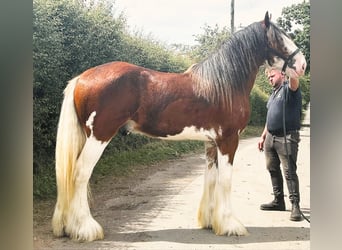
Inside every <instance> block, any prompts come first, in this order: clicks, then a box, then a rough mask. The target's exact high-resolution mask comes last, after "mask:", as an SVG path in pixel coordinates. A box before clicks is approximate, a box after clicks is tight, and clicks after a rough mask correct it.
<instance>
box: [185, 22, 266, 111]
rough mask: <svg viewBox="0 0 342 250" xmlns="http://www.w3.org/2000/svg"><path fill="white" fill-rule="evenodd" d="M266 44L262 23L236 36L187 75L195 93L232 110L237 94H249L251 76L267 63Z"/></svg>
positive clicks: (254, 24)
mask: <svg viewBox="0 0 342 250" xmlns="http://www.w3.org/2000/svg"><path fill="white" fill-rule="evenodd" d="M266 43H267V41H266V36H265V30H264V28H262V25H261V22H256V23H253V24H251V25H249V26H247V27H246V28H244V29H243V30H240V31H237V32H235V33H234V34H233V35H232V36H231V37H230V39H229V40H227V41H226V42H224V43H223V44H222V45H221V47H220V49H218V50H217V51H216V52H214V53H213V54H211V55H209V56H208V58H207V59H206V60H204V61H202V62H200V63H198V64H194V65H192V66H191V67H190V68H189V69H188V70H187V71H186V72H188V73H190V75H191V77H192V78H193V79H194V80H195V82H196V84H195V86H194V91H195V93H196V94H197V95H198V96H202V97H204V98H205V99H207V100H208V101H210V102H213V103H218V102H221V101H222V102H223V103H224V104H225V105H226V106H227V107H228V106H231V104H232V98H233V95H234V93H236V92H240V93H245V92H246V91H247V90H246V89H247V83H248V82H249V80H250V79H251V73H253V72H256V71H257V69H258V68H259V66H260V65H261V64H262V63H263V62H264V60H265V46H266Z"/></svg>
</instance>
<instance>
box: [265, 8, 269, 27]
mask: <svg viewBox="0 0 342 250" xmlns="http://www.w3.org/2000/svg"><path fill="white" fill-rule="evenodd" d="M264 23H265V26H266V28H268V27H270V17H269V15H268V11H266V14H265V19H264Z"/></svg>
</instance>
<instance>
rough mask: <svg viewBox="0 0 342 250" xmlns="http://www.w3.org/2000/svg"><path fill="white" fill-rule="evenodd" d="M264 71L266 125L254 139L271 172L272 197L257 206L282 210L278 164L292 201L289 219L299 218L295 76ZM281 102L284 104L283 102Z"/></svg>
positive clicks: (299, 104) (298, 95) (298, 101)
mask: <svg viewBox="0 0 342 250" xmlns="http://www.w3.org/2000/svg"><path fill="white" fill-rule="evenodd" d="M266 74H267V77H268V80H269V83H270V84H271V86H272V87H273V92H272V94H271V96H270V97H269V100H268V102H267V117H266V125H265V128H264V131H263V133H262V135H261V138H260V141H259V142H258V149H259V150H260V151H264V152H265V158H266V168H267V170H268V171H269V173H270V176H271V182H272V187H273V194H274V200H273V201H272V202H270V203H267V204H262V205H261V206H260V209H261V210H276V211H285V201H284V192H283V177H282V171H281V169H280V164H281V165H282V166H283V172H284V175H285V179H286V183H287V188H288V190H289V199H290V201H291V203H292V210H291V215H290V220H292V221H300V220H302V216H301V213H300V208H299V201H300V197H299V181H298V176H297V173H296V171H297V164H296V162H297V153H298V143H299V129H300V116H301V109H302V96H301V92H300V89H299V80H298V79H297V78H290V79H289V81H288V82H287V81H285V74H284V73H282V72H281V71H279V70H277V69H274V68H271V69H268V70H267V71H266ZM284 102H285V107H284V106H283V105H284ZM284 110H285V117H284V115H283V111H284ZM283 119H285V121H284V120H283ZM284 122H285V131H284ZM284 132H285V134H286V143H285V138H284Z"/></svg>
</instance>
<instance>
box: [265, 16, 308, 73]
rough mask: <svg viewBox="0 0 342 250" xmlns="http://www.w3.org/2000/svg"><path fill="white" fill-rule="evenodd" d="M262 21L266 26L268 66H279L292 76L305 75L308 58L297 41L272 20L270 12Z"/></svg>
mask: <svg viewBox="0 0 342 250" xmlns="http://www.w3.org/2000/svg"><path fill="white" fill-rule="evenodd" d="M262 23H263V24H264V26H265V30H266V39H267V49H266V59H267V61H266V66H272V67H275V68H278V69H279V70H282V71H283V72H285V73H286V74H287V75H289V76H292V77H298V76H302V75H304V73H305V69H306V60H305V57H304V55H303V53H302V52H301V51H300V50H299V49H298V47H297V46H296V45H295V43H294V42H293V41H292V40H291V39H290V37H289V36H288V35H287V34H286V33H285V32H283V31H282V30H280V29H279V28H278V27H277V26H276V25H275V24H274V23H272V22H271V21H270V17H269V15H268V12H266V15H265V19H264V20H263V21H262Z"/></svg>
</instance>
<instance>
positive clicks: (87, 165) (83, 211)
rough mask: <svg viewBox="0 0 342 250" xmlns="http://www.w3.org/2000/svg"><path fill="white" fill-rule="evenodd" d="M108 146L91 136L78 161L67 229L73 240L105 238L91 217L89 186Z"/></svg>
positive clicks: (100, 228)
mask: <svg viewBox="0 0 342 250" xmlns="http://www.w3.org/2000/svg"><path fill="white" fill-rule="evenodd" d="M107 144H108V142H101V141H98V140H97V139H96V138H95V137H94V136H90V137H89V138H88V139H87V141H86V143H85V145H84V148H83V150H82V152H81V154H80V156H79V158H78V159H77V163H76V171H75V174H74V178H75V193H74V198H73V200H72V201H71V204H70V211H69V212H68V216H67V223H66V225H67V226H66V229H65V232H66V233H67V234H69V235H70V237H71V238H72V239H76V240H80V241H93V240H96V239H103V237H104V235H103V229H102V227H101V226H100V225H99V224H98V222H97V221H95V220H94V219H93V217H92V216H91V213H90V209H89V204H88V197H87V196H88V190H87V186H88V182H89V179H90V176H91V174H92V172H93V169H94V167H95V165H96V163H97V161H98V160H99V159H100V157H101V155H102V153H103V150H104V149H105V147H106V146H107Z"/></svg>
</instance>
